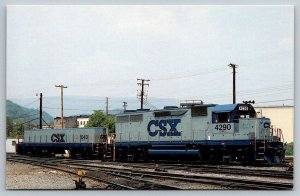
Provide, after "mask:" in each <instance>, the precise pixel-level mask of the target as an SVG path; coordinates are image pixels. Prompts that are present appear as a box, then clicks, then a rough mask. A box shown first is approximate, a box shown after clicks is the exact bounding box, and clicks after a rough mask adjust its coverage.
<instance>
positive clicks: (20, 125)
mask: <svg viewBox="0 0 300 196" xmlns="http://www.w3.org/2000/svg"><path fill="white" fill-rule="evenodd" d="M24 129H25V126H24V121H23V120H18V121H17V123H16V124H14V125H13V129H12V131H11V132H10V133H9V135H8V137H10V138H23V136H24Z"/></svg>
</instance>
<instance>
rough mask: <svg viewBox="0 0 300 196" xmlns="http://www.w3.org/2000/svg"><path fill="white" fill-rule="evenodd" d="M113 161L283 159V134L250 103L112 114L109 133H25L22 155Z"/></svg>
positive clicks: (101, 130) (19, 149)
mask: <svg viewBox="0 0 300 196" xmlns="http://www.w3.org/2000/svg"><path fill="white" fill-rule="evenodd" d="M64 151H68V152H69V153H70V155H71V157H78V156H80V157H82V156H84V157H93V158H99V159H102V160H113V161H150V160H178V161H187V160H189V161H205V162H239V163H254V162H269V163H281V162H284V161H285V155H284V154H285V148H284V143H283V142H282V141H281V136H280V135H278V133H275V132H274V131H273V129H271V122H270V119H269V118H265V117H257V115H256V112H255V110H254V108H253V106H252V105H251V104H226V105H215V104H203V103H198V104H197V103H182V104H181V105H180V107H175V106H166V107H164V109H161V110H134V111H132V110H131V111H125V112H123V113H120V114H118V115H116V130H115V133H114V134H113V135H109V134H108V133H106V129H105V128H91V129H86V128H80V129H51V130H30V131H29V130H28V131H25V135H24V140H23V143H20V144H18V146H17V152H18V153H20V154H47V155H49V154H54V153H62V152H64Z"/></svg>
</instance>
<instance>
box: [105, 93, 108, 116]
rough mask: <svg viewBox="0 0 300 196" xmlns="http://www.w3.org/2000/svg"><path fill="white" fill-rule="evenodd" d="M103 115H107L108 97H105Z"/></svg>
mask: <svg viewBox="0 0 300 196" xmlns="http://www.w3.org/2000/svg"><path fill="white" fill-rule="evenodd" d="M105 114H106V115H108V97H106V101H105Z"/></svg>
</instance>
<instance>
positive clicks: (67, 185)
mask: <svg viewBox="0 0 300 196" xmlns="http://www.w3.org/2000/svg"><path fill="white" fill-rule="evenodd" d="M73 179H74V180H78V177H77V176H76V175H71V174H68V173H64V172H61V171H57V170H53V169H47V168H42V167H37V166H31V165H27V164H22V163H16V162H10V161H6V189H7V190H20V189H21V190H33V189H38V190H74V189H75V182H74V181H73ZM83 180H84V181H85V183H86V186H87V189H105V188H106V186H107V185H106V184H104V183H101V182H97V181H94V180H90V179H87V178H86V179H85V178H84V179H83Z"/></svg>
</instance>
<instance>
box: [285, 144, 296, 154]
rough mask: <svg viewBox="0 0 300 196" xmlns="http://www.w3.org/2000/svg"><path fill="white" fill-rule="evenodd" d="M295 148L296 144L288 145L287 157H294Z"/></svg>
mask: <svg viewBox="0 0 300 196" xmlns="http://www.w3.org/2000/svg"><path fill="white" fill-rule="evenodd" d="M293 147H294V142H291V143H288V144H287V146H286V151H285V155H289V156H292V155H293V154H294V152H293V151H294V150H293Z"/></svg>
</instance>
